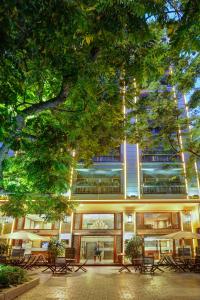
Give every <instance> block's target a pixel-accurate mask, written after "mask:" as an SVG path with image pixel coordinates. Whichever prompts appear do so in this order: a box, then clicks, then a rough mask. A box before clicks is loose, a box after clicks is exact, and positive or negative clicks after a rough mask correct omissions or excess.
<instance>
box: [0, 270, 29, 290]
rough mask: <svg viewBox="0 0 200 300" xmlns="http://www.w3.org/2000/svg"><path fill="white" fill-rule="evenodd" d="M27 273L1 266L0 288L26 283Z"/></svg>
mask: <svg viewBox="0 0 200 300" xmlns="http://www.w3.org/2000/svg"><path fill="white" fill-rule="evenodd" d="M26 279H27V272H26V271H25V270H23V269H21V268H19V267H12V266H0V288H6V287H9V286H10V285H17V284H20V283H23V282H25V281H26Z"/></svg>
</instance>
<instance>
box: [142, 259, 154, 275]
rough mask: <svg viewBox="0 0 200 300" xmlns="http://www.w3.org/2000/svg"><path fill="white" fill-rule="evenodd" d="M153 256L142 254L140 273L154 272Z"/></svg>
mask: <svg viewBox="0 0 200 300" xmlns="http://www.w3.org/2000/svg"><path fill="white" fill-rule="evenodd" d="M154 271H155V269H154V257H153V256H144V257H143V259H142V264H141V267H140V273H147V272H148V273H151V274H154Z"/></svg>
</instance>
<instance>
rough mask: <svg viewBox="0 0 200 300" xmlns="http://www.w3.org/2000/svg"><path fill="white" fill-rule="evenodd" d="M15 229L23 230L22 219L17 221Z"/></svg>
mask: <svg viewBox="0 0 200 300" xmlns="http://www.w3.org/2000/svg"><path fill="white" fill-rule="evenodd" d="M17 229H23V218H19V219H17Z"/></svg>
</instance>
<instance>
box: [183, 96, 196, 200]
mask: <svg viewBox="0 0 200 300" xmlns="http://www.w3.org/2000/svg"><path fill="white" fill-rule="evenodd" d="M183 99H184V103H185V110H186V115H187V118H188V119H189V111H188V106H187V101H186V96H185V95H183ZM188 128H189V133H190V139H191V140H192V137H191V126H190V125H189V126H188ZM194 169H195V173H196V179H197V187H198V192H199V196H200V179H199V173H198V168H197V161H196V159H195V161H194Z"/></svg>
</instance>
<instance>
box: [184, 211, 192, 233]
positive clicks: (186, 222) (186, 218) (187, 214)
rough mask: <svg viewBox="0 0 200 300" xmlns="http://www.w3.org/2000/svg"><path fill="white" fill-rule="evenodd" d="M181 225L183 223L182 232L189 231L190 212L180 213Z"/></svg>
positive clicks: (190, 227)
mask: <svg viewBox="0 0 200 300" xmlns="http://www.w3.org/2000/svg"><path fill="white" fill-rule="evenodd" d="M182 223H183V230H185V231H191V229H192V226H191V213H190V212H183V213H182Z"/></svg>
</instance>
